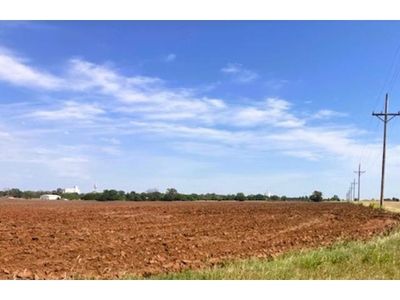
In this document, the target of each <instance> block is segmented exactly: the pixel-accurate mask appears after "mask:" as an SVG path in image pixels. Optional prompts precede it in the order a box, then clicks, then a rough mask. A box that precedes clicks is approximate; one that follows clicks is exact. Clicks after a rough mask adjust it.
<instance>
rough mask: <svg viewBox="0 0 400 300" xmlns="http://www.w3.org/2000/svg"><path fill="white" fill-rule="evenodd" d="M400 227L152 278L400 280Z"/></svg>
mask: <svg viewBox="0 0 400 300" xmlns="http://www.w3.org/2000/svg"><path fill="white" fill-rule="evenodd" d="M399 250H400V227H397V228H395V229H393V230H391V231H390V232H389V233H383V234H380V235H378V236H375V237H374V238H372V239H371V240H368V241H348V242H343V241H341V242H337V243H335V244H333V245H331V246H328V247H321V248H317V249H309V250H299V251H291V252H288V253H284V254H281V255H278V256H277V257H275V258H270V259H265V258H264V259H262V258H249V259H245V260H234V261H228V262H225V263H221V264H218V265H215V266H213V267H210V268H205V269H199V270H185V271H182V272H178V273H166V274H158V275H154V276H150V277H143V276H135V275H131V276H125V277H124V278H122V279H129V280H141V279H151V280H160V279H164V280H165V279H167V280H168V279H170V280H177V279H180V280H287V279H289V280H309V279H315V280H320V279H338V280H340V279H342V280H343V279H347V280H349V279H375V280H376V279H400V251H399Z"/></svg>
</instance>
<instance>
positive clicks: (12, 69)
mask: <svg viewBox="0 0 400 300" xmlns="http://www.w3.org/2000/svg"><path fill="white" fill-rule="evenodd" d="M0 80H3V81H6V82H9V83H11V84H14V85H18V86H26V87H32V88H44V89H48V90H53V89H58V88H60V87H61V85H62V80H61V79H59V78H57V77H55V76H53V75H51V74H49V73H46V72H44V71H40V70H38V69H35V68H32V67H30V66H28V65H27V64H25V62H24V61H23V60H22V59H21V58H18V57H16V56H15V55H13V54H11V53H10V52H9V51H7V50H5V49H0Z"/></svg>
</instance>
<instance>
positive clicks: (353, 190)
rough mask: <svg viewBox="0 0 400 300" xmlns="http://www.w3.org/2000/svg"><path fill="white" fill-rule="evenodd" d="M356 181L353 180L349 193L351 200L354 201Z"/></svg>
mask: <svg viewBox="0 0 400 300" xmlns="http://www.w3.org/2000/svg"><path fill="white" fill-rule="evenodd" d="M356 184H357V182H356V179H355V178H354V180H353V182H352V183H351V191H352V200H353V201H354V200H355V198H356Z"/></svg>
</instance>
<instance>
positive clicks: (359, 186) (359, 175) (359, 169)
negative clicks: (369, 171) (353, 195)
mask: <svg viewBox="0 0 400 300" xmlns="http://www.w3.org/2000/svg"><path fill="white" fill-rule="evenodd" d="M354 173H357V175H358V183H357V186H358V195H357V200H356V201H360V190H361V185H360V177H361V174H363V173H365V171H361V164H358V171H354Z"/></svg>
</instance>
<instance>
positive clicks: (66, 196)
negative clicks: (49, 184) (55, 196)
mask: <svg viewBox="0 0 400 300" xmlns="http://www.w3.org/2000/svg"><path fill="white" fill-rule="evenodd" d="M61 198H64V199H68V200H78V199H80V198H81V196H80V195H79V194H78V193H62V194H61Z"/></svg>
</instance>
